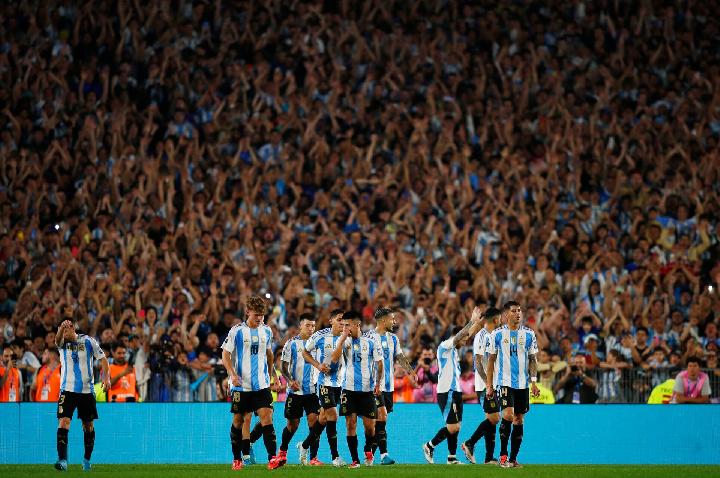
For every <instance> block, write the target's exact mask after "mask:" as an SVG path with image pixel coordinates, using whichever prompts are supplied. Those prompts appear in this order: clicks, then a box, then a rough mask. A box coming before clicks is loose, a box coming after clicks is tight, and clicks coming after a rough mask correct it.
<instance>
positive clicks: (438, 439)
mask: <svg viewBox="0 0 720 478" xmlns="http://www.w3.org/2000/svg"><path fill="white" fill-rule="evenodd" d="M447 436H448V432H447V428H446V427H442V428H441V429H440V430H438V432H437V433H436V434H435V436H434V437H433V439H432V440H430V446H431V447H433V448H435V447H436V446H438V445H439V444H440V443H442V442H443V440H445V439H446V438H447Z"/></svg>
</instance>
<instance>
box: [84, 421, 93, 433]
mask: <svg viewBox="0 0 720 478" xmlns="http://www.w3.org/2000/svg"><path fill="white" fill-rule="evenodd" d="M82 429H83V431H85V432H91V431H93V430H95V425H94V424H93V422H83V424H82Z"/></svg>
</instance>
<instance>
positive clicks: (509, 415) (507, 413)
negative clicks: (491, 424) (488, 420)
mask: <svg viewBox="0 0 720 478" xmlns="http://www.w3.org/2000/svg"><path fill="white" fill-rule="evenodd" d="M502 416H503V418H504V419H505V420H507V421H509V422H511V421H513V420H514V419H515V414H514V413H513V411H512V409H509V408H506V409H505V410H503V414H502Z"/></svg>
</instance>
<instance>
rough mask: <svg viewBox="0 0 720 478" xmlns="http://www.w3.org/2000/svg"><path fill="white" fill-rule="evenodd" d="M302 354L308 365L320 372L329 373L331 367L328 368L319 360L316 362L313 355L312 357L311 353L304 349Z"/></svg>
mask: <svg viewBox="0 0 720 478" xmlns="http://www.w3.org/2000/svg"><path fill="white" fill-rule="evenodd" d="M301 353H302V356H303V359H305V361H306V362H307V363H309V364H310V365H312V366H313V367H315V368H316V369H318V370H319V371H320V372H322V373H328V372H329V371H330V367H328V365H327V364H325V363H320V362H318V361H317V360H315V358H314V357H313V356H312V355H310V352H308V351H307V350H305V349H303V350H302V352H301Z"/></svg>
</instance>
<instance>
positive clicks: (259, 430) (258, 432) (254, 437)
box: [250, 422, 263, 443]
mask: <svg viewBox="0 0 720 478" xmlns="http://www.w3.org/2000/svg"><path fill="white" fill-rule="evenodd" d="M262 434H263V427H262V424H261V423H260V422H257V423H256V424H255V427H254V428H253V429H252V431H251V432H250V443H255V442H256V441H258V440H259V439H260V437H261V436H262Z"/></svg>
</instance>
